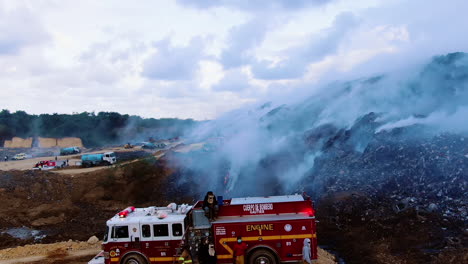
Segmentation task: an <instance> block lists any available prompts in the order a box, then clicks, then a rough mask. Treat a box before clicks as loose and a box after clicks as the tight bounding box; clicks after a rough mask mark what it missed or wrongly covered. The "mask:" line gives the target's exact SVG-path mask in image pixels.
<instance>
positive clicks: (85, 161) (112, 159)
mask: <svg viewBox="0 0 468 264" xmlns="http://www.w3.org/2000/svg"><path fill="white" fill-rule="evenodd" d="M116 162H117V157H116V156H115V153H114V152H105V153H97V154H83V155H81V166H83V167H92V166H102V165H111V164H115V163H116Z"/></svg>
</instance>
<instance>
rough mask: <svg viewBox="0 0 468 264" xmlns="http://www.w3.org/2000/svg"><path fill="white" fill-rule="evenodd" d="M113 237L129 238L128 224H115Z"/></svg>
mask: <svg viewBox="0 0 468 264" xmlns="http://www.w3.org/2000/svg"><path fill="white" fill-rule="evenodd" d="M111 238H128V226H113V227H112V235H111Z"/></svg>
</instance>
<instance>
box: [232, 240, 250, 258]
mask: <svg viewBox="0 0 468 264" xmlns="http://www.w3.org/2000/svg"><path fill="white" fill-rule="evenodd" d="M247 247H248V245H247V243H245V242H244V241H242V237H240V236H239V237H237V244H236V245H234V248H233V250H234V263H235V264H244V262H245V251H246V250H247Z"/></svg>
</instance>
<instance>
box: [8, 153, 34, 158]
mask: <svg viewBox="0 0 468 264" xmlns="http://www.w3.org/2000/svg"><path fill="white" fill-rule="evenodd" d="M27 158H30V156H29V155H28V154H26V153H19V154H16V155H14V156H13V158H11V159H12V160H24V159H27Z"/></svg>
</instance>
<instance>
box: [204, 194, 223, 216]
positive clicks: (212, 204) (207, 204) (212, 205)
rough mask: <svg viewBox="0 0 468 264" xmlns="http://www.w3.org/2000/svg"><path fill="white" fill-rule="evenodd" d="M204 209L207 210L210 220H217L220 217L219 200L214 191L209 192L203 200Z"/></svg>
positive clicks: (206, 213)
mask: <svg viewBox="0 0 468 264" xmlns="http://www.w3.org/2000/svg"><path fill="white" fill-rule="evenodd" d="M203 210H205V215H206V217H208V219H209V220H210V221H214V220H216V217H218V210H219V207H218V201H217V200H216V196H215V195H214V193H213V192H211V191H210V192H207V193H206V195H205V199H204V200H203Z"/></svg>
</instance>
